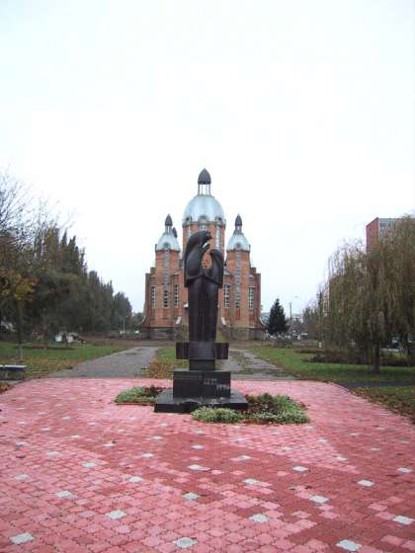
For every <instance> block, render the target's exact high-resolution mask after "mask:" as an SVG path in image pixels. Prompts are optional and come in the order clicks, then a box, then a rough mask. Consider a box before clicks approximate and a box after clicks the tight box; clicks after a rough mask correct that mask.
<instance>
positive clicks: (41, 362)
mask: <svg viewBox="0 0 415 553" xmlns="http://www.w3.org/2000/svg"><path fill="white" fill-rule="evenodd" d="M124 349H126V346H125V345H123V344H116V345H114V344H71V345H70V346H69V347H66V346H64V345H62V346H60V345H53V346H52V347H51V348H48V349H43V348H42V347H39V346H38V345H37V344H33V345H32V344H24V346H23V361H19V359H18V355H17V347H16V344H13V343H9V342H0V364H1V365H7V364H14V363H18V364H24V365H26V366H27V369H26V378H40V377H42V376H48V375H49V374H51V373H53V372H56V371H59V370H62V369H71V368H72V367H74V366H75V365H76V364H78V363H81V362H82V361H88V360H89V359H96V358H97V357H103V356H104V355H110V354H111V353H115V352H117V351H122V350H124Z"/></svg>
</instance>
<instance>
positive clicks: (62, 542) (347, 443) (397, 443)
mask: <svg viewBox="0 0 415 553" xmlns="http://www.w3.org/2000/svg"><path fill="white" fill-rule="evenodd" d="M145 383H146V384H149V381H148V380H146V381H145ZM158 383H160V381H158ZM132 385H137V380H134V381H132V380H121V379H120V380H118V379H116V380H115V379H105V380H96V379H94V380H92V379H82V380H81V379H78V380H77V379H74V380H66V379H65V380H58V379H49V380H47V379H45V380H38V381H29V382H26V383H24V384H21V385H19V386H16V387H15V388H13V389H12V390H10V391H8V392H7V393H5V394H2V395H1V396H0V402H1V412H0V439H1V450H0V466H1V480H0V482H1V484H0V486H1V487H0V492H1V495H0V551H2V552H4V553H12V552H13V553H14V552H20V551H30V552H33V553H49V552H50V553H52V552H60V551H62V552H68V553H78V552H93V553H142V552H143V553H145V552H153V551H155V552H160V553H169V552H178V551H181V550H185V551H189V552H191V553H214V552H226V553H239V552H245V551H255V552H261V553H275V552H279V551H289V552H292V553H312V552H321V551H333V552H336V551H337V552H339V553H341V552H342V551H359V552H360V553H378V552H388V553H393V552H398V551H402V552H411V551H415V520H414V519H415V485H414V484H415V466H414V453H415V449H414V437H415V428H414V426H413V425H411V424H410V423H409V422H408V421H406V420H404V419H403V418H401V417H399V416H397V415H394V414H392V413H389V412H387V411H386V410H384V409H383V408H381V407H378V406H376V405H373V404H370V403H368V402H366V401H365V400H364V399H362V398H359V397H357V396H354V395H352V394H351V393H349V392H348V391H346V390H344V389H342V388H340V387H338V386H335V385H329V384H322V383H315V382H264V381H262V382H241V381H238V382H234V383H233V386H234V387H235V388H238V389H240V390H241V391H243V392H248V391H249V392H264V391H268V392H271V393H284V394H288V395H290V396H291V397H292V398H294V399H296V400H300V401H302V402H303V403H304V404H305V405H306V406H307V408H308V413H309V416H310V418H311V423H310V424H306V425H299V426H256V425H213V424H211V425H209V424H203V423H198V422H194V421H193V420H192V418H191V416H190V415H176V414H162V413H159V414H156V413H154V412H153V409H152V408H150V407H137V406H116V405H115V404H114V403H113V399H114V397H115V396H116V394H117V393H118V392H119V391H120V390H123V389H125V388H128V387H130V386H132Z"/></svg>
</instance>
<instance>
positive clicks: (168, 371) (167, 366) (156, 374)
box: [146, 359, 174, 379]
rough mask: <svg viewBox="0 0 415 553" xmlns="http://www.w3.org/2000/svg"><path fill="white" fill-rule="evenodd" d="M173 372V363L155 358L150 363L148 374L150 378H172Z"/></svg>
mask: <svg viewBox="0 0 415 553" xmlns="http://www.w3.org/2000/svg"><path fill="white" fill-rule="evenodd" d="M173 372H174V364H173V363H170V362H169V361H163V360H160V359H153V360H152V361H151V362H150V363H149V365H148V368H147V371H146V376H147V377H148V378H162V379H164V378H172V377H173Z"/></svg>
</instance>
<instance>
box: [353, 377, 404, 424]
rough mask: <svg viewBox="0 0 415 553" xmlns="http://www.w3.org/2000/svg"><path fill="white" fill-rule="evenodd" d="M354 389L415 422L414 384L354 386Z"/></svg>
mask: <svg viewBox="0 0 415 553" xmlns="http://www.w3.org/2000/svg"><path fill="white" fill-rule="evenodd" d="M354 391H355V392H356V393H357V394H359V395H360V396H363V397H365V398H367V399H370V400H371V401H374V402H375V403H380V404H381V405H385V406H386V407H388V408H389V409H390V410H391V411H394V412H395V413H399V414H401V415H406V416H407V417H409V418H410V419H411V420H412V422H413V423H415V386H405V387H402V386H385V387H381V388H380V387H375V388H356V390H354Z"/></svg>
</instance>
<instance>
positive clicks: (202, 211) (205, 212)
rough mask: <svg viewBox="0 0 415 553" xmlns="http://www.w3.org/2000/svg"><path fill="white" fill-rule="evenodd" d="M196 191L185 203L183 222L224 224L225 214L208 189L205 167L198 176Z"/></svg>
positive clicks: (208, 180)
mask: <svg viewBox="0 0 415 553" xmlns="http://www.w3.org/2000/svg"><path fill="white" fill-rule="evenodd" d="M197 184H198V193H197V194H196V196H194V198H192V199H191V200H190V202H189V203H188V204H187V206H186V209H185V210H184V214H183V224H184V225H185V224H190V223H192V222H198V221H203V222H204V223H215V222H216V223H217V222H219V223H222V224H225V222H226V221H225V214H224V212H223V209H222V206H221V205H220V203H219V202H218V200H217V199H216V198H215V197H214V196H212V194H211V191H210V185H211V178H210V175H209V173H208V171H207V170H206V169H203V171H202V172H201V173H200V175H199V178H198V182H197Z"/></svg>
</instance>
